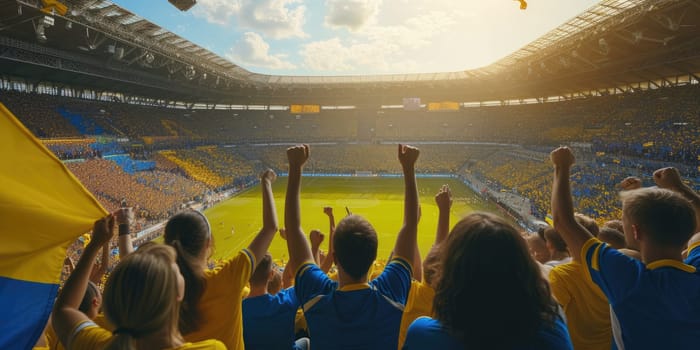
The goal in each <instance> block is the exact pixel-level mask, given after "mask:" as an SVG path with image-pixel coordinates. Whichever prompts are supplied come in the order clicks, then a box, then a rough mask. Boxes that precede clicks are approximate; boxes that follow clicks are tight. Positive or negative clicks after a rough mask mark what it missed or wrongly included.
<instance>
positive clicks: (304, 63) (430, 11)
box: [112, 0, 598, 75]
mask: <svg viewBox="0 0 700 350" xmlns="http://www.w3.org/2000/svg"><path fill="white" fill-rule="evenodd" d="M112 1H113V2H114V3H116V4H118V5H119V6H121V7H123V8H126V9H127V10H129V11H131V12H133V13H135V14H137V15H139V16H141V17H144V18H146V19H148V20H149V21H151V22H153V23H155V24H157V25H159V26H161V27H163V28H166V29H168V30H170V31H172V32H174V33H175V34H178V35H180V36H182V37H183V38H185V39H187V40H189V41H192V42H194V43H196V44H198V45H200V46H202V47H204V48H206V49H208V50H211V51H212V52H214V53H216V54H219V55H220V56H222V57H224V58H226V59H228V60H230V61H231V62H233V63H235V64H237V65H239V66H241V67H243V68H245V69H247V70H249V71H252V72H255V73H262V74H272V75H367V74H397V73H431V72H452V71H462V70H467V69H473V68H479V67H483V66H486V65H488V64H490V63H493V62H495V61H497V60H498V59H500V58H503V57H505V56H507V55H508V54H510V53H512V52H514V51H516V50H518V49H519V48H521V47H523V46H525V45H527V44H528V43H530V42H532V41H533V40H535V39H537V38H539V37H540V36H542V35H543V34H545V33H547V32H548V31H550V30H552V29H554V28H556V27H557V26H559V25H560V24H562V23H564V22H566V21H567V20H569V19H571V18H573V17H575V16H576V15H577V14H579V13H581V12H583V11H584V10H586V9H587V8H589V7H591V6H593V5H594V4H596V3H597V2H598V0H528V8H527V10H524V11H523V10H520V9H519V3H518V2H517V1H514V0H197V4H196V5H195V6H194V7H193V8H191V9H190V10H189V11H187V12H181V11H180V10H178V9H177V8H175V7H174V6H172V5H171V4H170V3H169V2H168V1H166V0H148V1H144V0H112Z"/></svg>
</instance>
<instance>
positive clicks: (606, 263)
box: [581, 238, 646, 305]
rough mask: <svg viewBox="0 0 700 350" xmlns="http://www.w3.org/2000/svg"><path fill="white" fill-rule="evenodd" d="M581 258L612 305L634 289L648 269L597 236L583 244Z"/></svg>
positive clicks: (592, 278)
mask: <svg viewBox="0 0 700 350" xmlns="http://www.w3.org/2000/svg"><path fill="white" fill-rule="evenodd" d="M581 258H582V261H583V262H584V263H585V265H586V270H587V271H588V273H589V274H590V276H591V280H593V282H594V283H595V284H597V285H598V286H599V287H600V289H601V290H602V291H603V293H605V295H606V296H607V297H608V302H609V303H610V305H615V304H616V303H617V302H619V301H621V300H623V299H624V298H625V297H626V296H627V295H628V294H629V292H630V291H631V290H634V289H635V287H636V286H637V284H638V283H639V281H640V279H641V276H642V273H643V272H644V270H645V269H646V268H645V266H644V264H642V263H641V262H640V261H638V260H635V259H632V258H630V257H628V256H626V255H624V254H622V253H620V252H618V251H617V250H616V249H613V248H610V247H608V245H607V244H605V243H602V242H601V241H599V240H597V239H595V238H591V239H589V240H588V241H587V242H586V243H585V244H584V245H583V248H582V249H581Z"/></svg>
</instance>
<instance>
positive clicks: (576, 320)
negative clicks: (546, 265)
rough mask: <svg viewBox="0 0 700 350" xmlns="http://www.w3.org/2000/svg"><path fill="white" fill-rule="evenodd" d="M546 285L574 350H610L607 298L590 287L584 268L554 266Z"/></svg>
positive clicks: (572, 263) (594, 285)
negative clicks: (565, 326) (554, 300)
mask: <svg viewBox="0 0 700 350" xmlns="http://www.w3.org/2000/svg"><path fill="white" fill-rule="evenodd" d="M549 284H550V286H551V289H552V294H553V295H554V298H556V299H557V301H558V302H559V304H561V306H562V308H564V313H566V321H567V324H568V325H569V335H571V342H572V343H573V344H574V349H576V350H603V349H605V350H610V349H611V347H612V326H611V324H610V306H609V305H608V298H607V297H606V296H605V294H603V291H602V290H600V288H599V287H598V286H597V285H596V284H595V283H593V281H592V280H591V278H590V277H589V275H588V274H587V273H586V267H585V266H584V265H582V264H580V263H579V262H576V261H572V262H569V263H566V264H562V265H558V266H555V267H554V268H553V269H552V271H551V272H550V273H549Z"/></svg>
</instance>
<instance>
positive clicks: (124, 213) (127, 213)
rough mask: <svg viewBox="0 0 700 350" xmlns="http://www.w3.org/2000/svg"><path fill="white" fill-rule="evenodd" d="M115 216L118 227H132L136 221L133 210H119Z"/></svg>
mask: <svg viewBox="0 0 700 350" xmlns="http://www.w3.org/2000/svg"><path fill="white" fill-rule="evenodd" d="M114 214H115V215H116V220H117V224H118V225H130V224H131V222H132V221H134V210H133V208H119V210H117V211H116V212H114Z"/></svg>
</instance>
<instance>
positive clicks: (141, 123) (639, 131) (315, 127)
mask: <svg viewBox="0 0 700 350" xmlns="http://www.w3.org/2000/svg"><path fill="white" fill-rule="evenodd" d="M698 90H700V86H698V85H687V86H681V87H673V88H660V89H654V90H648V91H641V92H635V93H628V94H620V95H609V96H601V97H595V98H590V99H582V100H571V101H565V102H552V103H536V104H529V105H503V106H482V107H469V108H462V109H461V110H458V111H450V112H429V111H404V110H401V109H386V110H379V111H377V110H362V109H359V110H326V109H322V110H321V111H320V113H319V114H293V113H290V112H289V111H288V110H218V109H210V110H194V109H193V110H188V109H177V108H166V107H149V106H139V105H130V104H125V103H116V102H102V101H87V100H80V99H74V98H65V97H57V96H48V95H36V94H22V93H18V92H11V91H6V92H3V93H2V94H0V101H2V102H4V103H5V104H6V105H7V106H8V107H9V108H10V110H12V111H14V113H15V114H16V115H17V116H18V117H19V118H20V120H21V121H23V122H24V123H25V125H27V127H28V128H29V129H30V130H31V131H32V132H34V133H35V134H36V135H38V136H39V137H42V138H44V137H53V138H56V137H80V136H82V135H83V134H89V133H104V134H106V135H111V136H115V137H128V138H130V139H132V140H140V141H142V142H143V143H144V144H145V145H146V146H147V147H149V148H154V149H165V148H193V147H195V146H201V145H207V144H246V143H280V142H286V143H294V142H298V141H300V140H304V141H305V142H340V143H346V142H370V143H381V142H392V143H393V142H398V141H412V142H423V141H459V142H492V143H493V142H495V143H509V144H517V145H529V146H539V147H544V148H549V147H551V146H553V145H558V144H561V143H572V142H578V143H586V144H589V145H590V146H591V150H592V151H593V152H600V153H604V154H607V155H608V156H612V157H618V158H619V157H635V158H640V159H644V160H659V161H673V162H675V163H681V164H686V165H693V164H696V163H697V154H698V153H699V151H700V141H698V140H699V139H700V137H699V136H700V125H698V115H700V102H698V100H697V99H696V98H694V97H695V96H697V94H698ZM59 111H61V113H64V114H65V116H64V115H61V113H59ZM71 116H76V117H75V118H73V119H71V118H72V117H71ZM71 122H72V123H74V124H75V123H78V124H77V125H73V124H71ZM79 130H82V131H83V133H82V134H81V132H80V131H79ZM694 168H696V169H695V171H696V172H697V166H694Z"/></svg>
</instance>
